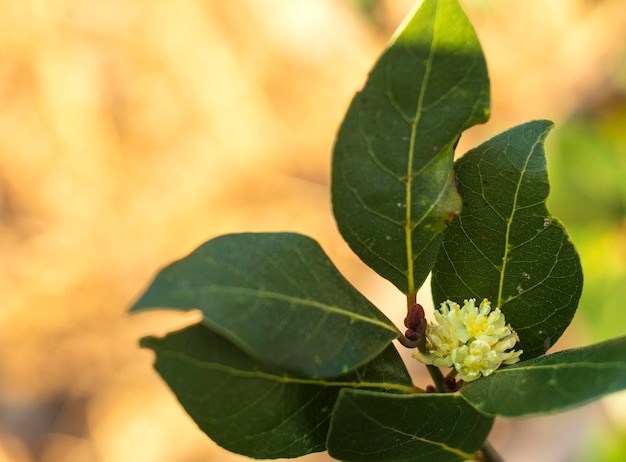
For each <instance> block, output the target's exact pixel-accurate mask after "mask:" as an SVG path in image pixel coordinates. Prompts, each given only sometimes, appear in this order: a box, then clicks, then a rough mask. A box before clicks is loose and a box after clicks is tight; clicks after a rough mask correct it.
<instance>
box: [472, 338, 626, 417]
mask: <svg viewBox="0 0 626 462" xmlns="http://www.w3.org/2000/svg"><path fill="white" fill-rule="evenodd" d="M625 353H626V337H620V338H615V339H611V340H608V341H606V342H602V343H597V344H595V345H591V346H586V347H583V348H574V349H571V350H565V351H559V352H557V353H554V354H551V355H547V356H541V357H538V358H534V359H531V360H529V361H524V362H521V363H517V364H515V365H513V366H509V367H506V368H502V369H498V370H496V371H495V372H494V373H493V374H492V375H490V376H489V377H486V378H483V379H480V380H477V381H475V382H471V383H469V384H466V385H465V386H464V387H463V388H462V389H461V394H462V395H463V396H464V397H465V398H466V399H467V400H468V401H469V402H471V403H472V404H473V405H474V406H476V407H477V408H478V409H479V410H481V411H482V412H486V413H488V414H491V415H501V416H505V417H518V416H523V415H529V414H541V413H548V412H557V411H562V410H564V409H568V408H571V407H574V406H580V405H583V404H586V403H588V402H590V401H593V400H595V399H598V398H600V397H602V396H604V395H606V394H609V393H613V392H616V391H620V390H623V389H625V388H626V355H625Z"/></svg>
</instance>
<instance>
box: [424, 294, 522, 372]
mask: <svg viewBox="0 0 626 462" xmlns="http://www.w3.org/2000/svg"><path fill="white" fill-rule="evenodd" d="M435 319H436V321H437V323H438V324H428V325H427V326H426V332H425V334H426V351H423V352H422V351H419V352H417V353H415V354H414V355H413V357H414V358H415V359H417V360H418V361H421V362H423V363H424V364H432V365H434V366H437V367H454V368H455V369H456V370H457V372H458V374H459V377H460V378H461V379H462V380H463V381H465V382H471V381H473V380H476V379H478V378H479V377H481V376H488V375H490V374H492V373H493V371H495V370H496V369H497V368H498V367H500V366H501V365H502V364H514V363H516V362H518V361H519V357H520V355H521V354H522V350H517V351H515V350H513V347H514V346H515V344H516V343H517V342H518V341H519V338H518V337H517V334H516V333H515V331H514V330H513V329H512V328H511V326H510V325H508V324H506V321H505V319H504V314H502V312H501V311H500V308H496V309H494V310H492V309H491V303H489V300H487V299H484V300H483V301H482V302H481V304H480V306H478V307H477V306H476V300H475V299H473V298H472V299H469V300H465V301H464V303H463V307H460V306H459V305H458V304H457V303H455V302H452V301H450V300H446V301H445V302H443V303H442V304H441V307H440V309H439V310H438V311H435Z"/></svg>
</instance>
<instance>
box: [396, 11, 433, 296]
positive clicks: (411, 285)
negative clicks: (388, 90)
mask: <svg viewBox="0 0 626 462" xmlns="http://www.w3.org/2000/svg"><path fill="white" fill-rule="evenodd" d="M437 14H438V13H435V15H437ZM434 23H435V25H436V23H437V20H436V19H435V21H434ZM436 42H437V28H436V27H435V26H433V37H432V40H431V42H430V50H429V53H428V60H427V61H426V69H425V70H424V79H423V81H422V87H421V88H420V95H419V98H418V99H417V107H416V108H415V117H414V118H413V120H412V121H411V137H410V141H409V156H408V161H407V171H406V186H405V204H406V212H405V217H404V220H405V221H404V236H405V242H406V258H407V279H408V281H407V282H408V284H407V288H408V292H409V293H408V295H409V296H413V294H415V292H416V288H415V276H414V274H413V226H412V224H411V218H412V211H413V204H412V202H411V201H412V187H413V160H414V156H415V141H416V138H417V127H418V125H419V122H420V119H421V117H422V113H423V112H422V109H423V106H424V98H425V95H426V88H427V87H428V81H429V79H430V73H431V70H432V63H433V59H434V55H435V53H434V49H435V45H436Z"/></svg>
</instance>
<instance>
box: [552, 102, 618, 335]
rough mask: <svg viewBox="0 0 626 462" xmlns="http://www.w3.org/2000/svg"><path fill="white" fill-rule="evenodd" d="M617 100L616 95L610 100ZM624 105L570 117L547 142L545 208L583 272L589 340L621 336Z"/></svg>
mask: <svg viewBox="0 0 626 462" xmlns="http://www.w3.org/2000/svg"><path fill="white" fill-rule="evenodd" d="M615 100H618V101H619V100H620V98H619V97H616V98H614V99H613V101H615ZM624 127H626V101H623V100H622V102H621V103H618V104H615V105H614V106H613V107H611V108H606V109H603V110H595V111H593V112H590V113H587V114H584V115H579V116H576V117H574V118H573V119H572V120H570V121H569V122H568V123H566V124H564V125H562V126H561V127H560V128H557V129H556V130H555V131H554V134H553V137H551V138H550V139H549V140H548V152H549V153H550V154H549V156H548V167H549V172H550V180H551V189H552V191H551V194H550V198H549V201H548V203H549V205H550V207H551V208H552V210H553V211H554V213H555V214H556V215H557V216H558V217H559V218H561V219H562V220H563V222H564V223H565V224H566V225H567V227H568V230H569V232H570V234H571V236H572V239H573V240H574V242H576V244H577V248H578V252H579V254H580V256H581V260H582V262H583V268H584V269H585V289H584V290H583V294H582V298H581V302H580V306H579V310H578V312H579V316H581V319H579V323H580V321H583V322H584V331H583V332H584V333H585V334H587V335H589V337H590V339H589V340H593V341H600V340H605V339H608V338H611V337H615V336H617V335H620V334H622V333H623V326H624V325H625V324H626V311H624V310H623V309H622V304H623V299H624V292H625V288H626V130H624Z"/></svg>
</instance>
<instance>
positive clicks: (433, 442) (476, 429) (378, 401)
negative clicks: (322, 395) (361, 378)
mask: <svg viewBox="0 0 626 462" xmlns="http://www.w3.org/2000/svg"><path fill="white" fill-rule="evenodd" d="M492 424H493V419H492V418H490V417H487V416H485V415H483V414H481V413H479V412H478V411H476V409H474V408H473V407H472V406H470V405H469V404H468V403H467V402H466V401H465V400H464V399H463V398H462V397H461V396H459V395H452V394H446V395H441V394H418V395H391V394H385V393H377V392H369V391H362V390H348V389H345V390H342V392H341V394H340V396H339V399H338V400H337V404H336V406H335V410H334V412H333V416H332V419H331V429H330V433H329V436H328V452H329V454H330V455H331V456H332V457H335V458H337V459H339V460H343V461H348V462H368V461H371V462H380V461H385V462H400V461H402V462H407V461H410V462H430V461H434V460H436V461H437V462H452V461H462V460H466V459H470V458H472V455H473V454H474V453H475V452H476V451H478V449H479V448H480V446H481V445H482V443H483V441H484V440H485V438H486V437H487V435H488V433H489V431H490V430H491V426H492Z"/></svg>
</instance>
